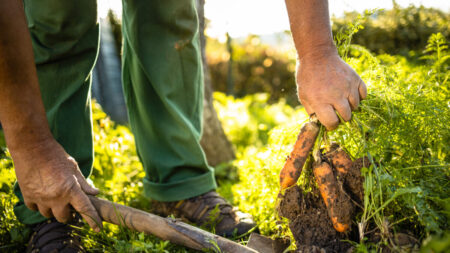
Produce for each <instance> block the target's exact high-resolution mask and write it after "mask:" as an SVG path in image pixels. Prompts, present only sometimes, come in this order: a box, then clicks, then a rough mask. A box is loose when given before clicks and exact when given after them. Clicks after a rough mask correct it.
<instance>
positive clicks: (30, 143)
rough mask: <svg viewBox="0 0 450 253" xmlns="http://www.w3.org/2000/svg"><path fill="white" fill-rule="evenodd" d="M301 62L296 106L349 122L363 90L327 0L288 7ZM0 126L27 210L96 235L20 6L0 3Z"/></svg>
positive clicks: (331, 124)
mask: <svg viewBox="0 0 450 253" xmlns="http://www.w3.org/2000/svg"><path fill="white" fill-rule="evenodd" d="M286 6H287V9H288V13H289V18H290V21H291V30H292V34H293V38H294V42H295V46H296V48H297V50H298V58H299V61H300V64H299V67H298V69H297V83H298V91H299V99H300V100H301V102H302V104H303V105H304V106H305V108H306V110H307V112H308V113H309V114H313V113H315V114H316V115H317V117H318V118H319V120H320V121H321V122H322V124H324V125H325V126H326V127H327V128H328V129H330V130H331V129H334V128H336V127H337V126H338V124H339V119H338V117H337V115H336V112H335V111H337V112H338V113H339V114H340V115H341V117H342V118H343V119H344V120H346V121H348V120H350V119H351V110H354V109H356V108H357V107H358V104H359V101H360V100H361V99H364V98H365V96H366V86H365V84H364V82H363V81H362V80H361V79H360V78H359V76H358V75H357V74H356V73H355V72H354V71H353V70H352V69H351V68H350V67H349V66H348V65H347V64H346V63H345V62H343V61H342V60H341V59H340V58H339V56H338V54H337V51H336V48H335V46H334V44H333V41H332V37H331V30H330V21H329V15H328V2H327V1H326V0H286ZM0 31H2V33H1V35H0V122H1V123H2V125H3V128H4V133H5V137H6V142H7V144H8V148H9V150H10V153H11V156H12V158H13V160H14V164H15V169H16V176H17V181H18V183H19V186H20V188H21V190H22V194H23V196H24V199H25V204H26V206H27V207H28V208H30V209H32V210H39V212H40V213H41V214H42V215H44V216H45V217H55V218H56V219H57V220H58V221H60V222H67V221H68V220H69V219H70V217H71V215H70V208H71V207H72V208H73V209H75V210H76V211H78V212H79V213H80V214H81V215H82V216H83V218H84V219H85V220H86V221H87V223H88V224H89V225H90V226H91V227H92V228H93V229H94V230H96V231H99V229H100V228H101V222H100V221H101V220H100V217H99V216H98V214H97V212H96V210H95V208H94V207H93V206H92V203H91V202H90V201H89V199H88V197H87V195H88V194H89V195H95V194H97V193H98V190H97V189H95V188H93V187H91V186H90V185H89V184H88V183H87V181H86V179H85V178H84V177H83V176H82V174H81V171H80V169H79V168H78V165H77V162H76V161H75V160H74V159H73V158H72V157H70V156H69V155H68V154H67V153H66V152H65V151H64V149H63V148H62V147H61V145H59V144H58V142H57V141H56V140H55V139H54V138H53V136H52V134H51V132H50V129H49V126H48V123H47V119H46V115H45V110H44V105H43V102H42V99H41V94H40V90H39V83H38V78H37V74H36V67H35V64H34V57H33V50H32V45H31V39H30V35H29V32H28V28H27V24H26V21H25V15H24V10H23V6H22V3H21V1H18V0H2V1H0Z"/></svg>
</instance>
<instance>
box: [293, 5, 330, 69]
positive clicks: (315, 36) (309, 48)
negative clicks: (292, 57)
mask: <svg viewBox="0 0 450 253" xmlns="http://www.w3.org/2000/svg"><path fill="white" fill-rule="evenodd" d="M286 8H287V11H288V15H289V21H290V25H291V32H292V37H293V39H294V43H295V47H296V49H297V52H298V55H299V58H300V60H301V59H302V58H303V57H308V56H313V57H317V56H321V55H323V54H335V53H337V51H336V47H335V46H334V43H333V37H332V34H331V27H330V15H329V13H328V0H286Z"/></svg>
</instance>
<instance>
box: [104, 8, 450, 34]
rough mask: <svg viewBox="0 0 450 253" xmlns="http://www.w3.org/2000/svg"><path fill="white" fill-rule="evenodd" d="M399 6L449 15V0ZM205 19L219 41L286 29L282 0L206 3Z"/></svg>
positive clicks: (335, 12) (332, 11)
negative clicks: (221, 38)
mask: <svg viewBox="0 0 450 253" xmlns="http://www.w3.org/2000/svg"><path fill="white" fill-rule="evenodd" d="M149 1H150V0H149ZM397 3H398V4H400V5H401V6H408V5H410V4H414V5H420V4H422V5H424V6H426V7H435V8H439V9H442V10H444V11H450V1H449V0H397ZM98 4H99V15H100V17H104V16H105V15H106V13H107V10H108V9H109V8H111V9H113V10H114V11H116V12H117V13H121V10H122V6H121V1H120V0H98ZM329 5H330V14H331V15H336V16H340V15H342V14H343V13H344V11H354V10H356V11H359V12H361V11H363V10H365V9H373V8H386V9H389V8H392V0H376V1H373V0H372V1H369V0H329ZM205 16H206V18H207V19H209V20H210V23H209V26H208V29H207V31H206V33H207V34H208V36H212V37H216V38H219V37H222V36H224V34H225V33H226V32H229V33H230V35H231V36H232V37H241V36H246V35H248V34H250V33H252V34H271V33H274V32H279V31H283V30H288V29H289V23H288V18H287V13H286V7H285V4H284V1H283V0H206V4H205Z"/></svg>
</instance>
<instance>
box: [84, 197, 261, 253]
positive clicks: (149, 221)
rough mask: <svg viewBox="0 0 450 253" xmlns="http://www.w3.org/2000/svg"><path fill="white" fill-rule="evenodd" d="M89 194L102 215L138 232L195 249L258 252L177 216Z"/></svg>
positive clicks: (109, 220)
mask: <svg viewBox="0 0 450 253" xmlns="http://www.w3.org/2000/svg"><path fill="white" fill-rule="evenodd" d="M89 198H90V200H91V202H92V204H93V205H94V206H95V208H96V209H97V212H98V214H99V215H100V217H102V219H103V220H104V221H106V222H109V223H112V224H116V225H119V226H123V227H127V228H129V229H132V230H135V231H138V232H144V233H146V234H152V235H154V236H157V237H159V238H161V239H162V240H165V241H167V240H168V241H170V242H172V243H175V244H179V245H183V246H185V247H188V248H191V249H196V250H204V249H212V250H213V249H216V250H220V251H221V252H243V253H257V251H255V250H253V249H251V248H248V247H245V246H243V245H240V244H238V243H235V242H233V241H231V240H228V239H226V238H224V237H221V236H218V235H214V234H212V233H209V232H206V231H204V230H201V229H199V228H196V227H194V226H191V225H188V224H186V223H184V222H181V221H178V220H175V219H171V218H163V217H160V216H157V215H154V214H151V213H147V212H144V211H141V210H138V209H135V208H132V207H128V206H124V205H120V204H116V203H113V202H110V201H108V200H104V199H100V198H97V197H94V196H89Z"/></svg>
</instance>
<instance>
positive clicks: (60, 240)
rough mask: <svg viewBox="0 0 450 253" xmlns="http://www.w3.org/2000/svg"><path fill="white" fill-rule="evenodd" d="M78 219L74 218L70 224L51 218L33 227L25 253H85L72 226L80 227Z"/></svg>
mask: <svg viewBox="0 0 450 253" xmlns="http://www.w3.org/2000/svg"><path fill="white" fill-rule="evenodd" d="M80 224H81V222H80V218H78V217H76V218H74V221H73V222H70V224H64V223H60V222H58V221H57V220H56V219H54V218H52V219H49V220H47V221H44V222H42V223H39V224H37V225H35V226H34V227H33V228H32V229H33V234H32V235H31V238H30V241H29V243H28V247H27V251H26V252H27V253H37V252H39V253H57V252H62V253H79V252H86V251H85V250H84V249H83V247H82V246H81V239H80V237H79V236H78V235H76V233H74V232H75V228H73V227H72V225H80Z"/></svg>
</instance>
